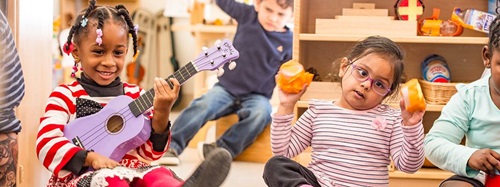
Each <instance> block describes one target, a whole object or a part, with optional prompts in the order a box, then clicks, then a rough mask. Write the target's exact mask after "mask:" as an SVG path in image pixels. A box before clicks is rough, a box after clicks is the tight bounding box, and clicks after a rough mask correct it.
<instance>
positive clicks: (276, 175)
mask: <svg viewBox="0 0 500 187" xmlns="http://www.w3.org/2000/svg"><path fill="white" fill-rule="evenodd" d="M263 178H264V182H266V184H267V186H269V187H278V186H279V187H281V186H285V187H295V186H300V185H304V184H309V185H312V186H315V187H321V186H320V185H319V183H318V180H317V179H316V177H315V176H314V174H313V173H312V171H311V170H309V169H307V168H306V167H304V166H302V165H300V164H299V163H297V162H295V161H293V160H291V159H289V158H287V157H284V156H275V157H272V158H271V159H269V161H267V163H266V166H265V167H264V174H263Z"/></svg>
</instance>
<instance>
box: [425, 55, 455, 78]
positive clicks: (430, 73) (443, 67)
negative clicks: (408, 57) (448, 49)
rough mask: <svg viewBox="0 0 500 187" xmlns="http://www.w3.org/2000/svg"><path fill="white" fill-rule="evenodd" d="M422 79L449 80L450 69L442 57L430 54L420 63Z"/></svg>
mask: <svg viewBox="0 0 500 187" xmlns="http://www.w3.org/2000/svg"><path fill="white" fill-rule="evenodd" d="M421 71H422V79H424V80H426V81H429V82H441V83H448V82H450V80H451V74H450V69H449V68H448V64H447V63H446V59H444V57H442V56H440V55H437V54H432V55H429V56H428V57H427V58H425V59H424V61H423V62H422V64H421Z"/></svg>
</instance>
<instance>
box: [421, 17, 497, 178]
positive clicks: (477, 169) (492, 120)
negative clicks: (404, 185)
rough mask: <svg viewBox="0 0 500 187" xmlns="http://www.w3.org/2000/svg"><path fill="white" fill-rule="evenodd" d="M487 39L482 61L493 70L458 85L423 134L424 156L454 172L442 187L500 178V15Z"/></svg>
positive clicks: (492, 24)
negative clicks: (464, 140) (472, 80)
mask: <svg viewBox="0 0 500 187" xmlns="http://www.w3.org/2000/svg"><path fill="white" fill-rule="evenodd" d="M488 37H489V41H488V45H485V46H484V47H483V50H482V59H483V64H484V66H485V67H486V68H487V69H490V70H491V74H486V75H485V76H484V77H482V78H481V79H479V80H476V81H474V82H472V83H469V84H467V85H465V84H458V85H457V86H456V88H457V90H458V92H457V93H456V94H455V95H453V96H452V97H451V99H450V101H448V103H447V104H446V106H445V107H444V108H443V110H442V111H441V115H440V116H439V118H438V119H437V120H436V121H435V122H434V125H433V126H432V128H431V129H430V131H429V133H428V134H427V135H426V137H425V143H424V145H425V146H424V149H425V154H426V156H427V158H428V160H429V161H431V162H432V163H433V164H434V165H436V166H437V167H439V168H441V169H444V170H448V171H451V172H453V173H455V174H456V175H454V176H452V177H450V178H448V179H445V180H444V181H443V182H442V183H441V185H440V186H441V187H446V186H453V187H460V186H473V187H481V186H484V185H485V182H486V184H488V180H485V178H488V177H486V176H487V175H490V176H495V175H496V177H495V178H499V177H500V176H498V175H499V173H498V171H499V170H500V161H499V160H500V141H499V140H500V139H499V138H498V137H499V136H498V135H499V134H500V126H499V123H500V16H497V17H496V18H495V19H494V20H493V21H492V23H491V25H490V30H489V34H488ZM464 137H465V138H466V143H465V145H461V144H460V142H461V141H462V139H463V138H464Z"/></svg>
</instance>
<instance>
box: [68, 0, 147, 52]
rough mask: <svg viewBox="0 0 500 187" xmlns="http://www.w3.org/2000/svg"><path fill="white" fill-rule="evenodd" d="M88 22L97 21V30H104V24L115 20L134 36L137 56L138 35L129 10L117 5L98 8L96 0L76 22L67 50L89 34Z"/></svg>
mask: <svg viewBox="0 0 500 187" xmlns="http://www.w3.org/2000/svg"><path fill="white" fill-rule="evenodd" d="M88 20H96V21H97V28H96V29H102V28H103V26H104V22H105V21H107V20H113V21H115V22H116V23H121V24H123V26H124V27H125V28H126V29H127V30H128V33H129V34H130V35H132V41H133V45H134V56H135V55H136V54H137V52H138V51H137V33H136V31H135V29H134V24H133V23H132V19H130V15H129V12H128V10H127V8H125V6H123V5H121V4H120V5H116V6H115V7H110V6H96V0H90V1H89V7H87V8H86V9H85V10H83V11H82V12H81V13H80V14H79V15H78V16H77V17H76V20H75V23H74V24H73V26H71V29H70V31H69V35H68V39H67V41H66V44H67V45H65V46H66V50H69V46H70V44H71V42H74V43H75V44H76V45H78V44H79V43H80V39H81V38H82V37H84V36H86V35H87V34H88V33H89V28H91V27H87V26H85V25H86V23H87V21H88ZM82 22H84V23H82Z"/></svg>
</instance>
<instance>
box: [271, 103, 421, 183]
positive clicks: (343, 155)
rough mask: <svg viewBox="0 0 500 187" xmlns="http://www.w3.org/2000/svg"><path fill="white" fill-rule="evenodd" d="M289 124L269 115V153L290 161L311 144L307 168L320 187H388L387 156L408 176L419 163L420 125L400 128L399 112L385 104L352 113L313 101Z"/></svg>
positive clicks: (284, 118)
mask: <svg viewBox="0 0 500 187" xmlns="http://www.w3.org/2000/svg"><path fill="white" fill-rule="evenodd" d="M292 120H293V115H292V114H291V115H284V116H277V115H274V116H273V123H272V125H271V144H272V151H273V153H274V154H275V155H283V156H286V157H288V158H292V157H295V156H297V155H298V154H300V153H301V152H302V151H304V150H305V149H306V148H307V147H309V146H311V147H312V149H313V151H312V160H311V162H310V163H309V165H308V168H309V169H310V170H311V171H312V172H313V173H314V174H315V175H316V177H317V179H318V182H319V183H320V184H321V185H322V186H387V185H388V183H389V173H388V168H387V166H388V165H389V164H390V161H391V158H392V160H393V161H394V165H395V166H396V168H398V169H399V170H401V171H403V172H407V173H413V172H416V171H417V170H418V169H420V167H421V166H422V164H423V162H424V150H423V140H424V129H423V126H422V124H417V125H414V126H402V124H401V122H402V118H401V112H400V111H399V110H397V109H393V108H390V107H389V106H387V105H384V104H381V105H378V106H376V107H375V108H372V109H369V110H364V111H355V110H348V109H344V108H341V107H339V106H336V105H334V104H333V103H332V102H327V101H318V100H313V101H311V103H310V106H309V108H308V109H307V110H306V111H305V112H304V114H302V115H301V116H300V118H299V119H298V120H297V122H296V123H295V125H293V126H292V125H291V123H292Z"/></svg>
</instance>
